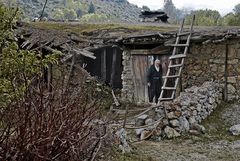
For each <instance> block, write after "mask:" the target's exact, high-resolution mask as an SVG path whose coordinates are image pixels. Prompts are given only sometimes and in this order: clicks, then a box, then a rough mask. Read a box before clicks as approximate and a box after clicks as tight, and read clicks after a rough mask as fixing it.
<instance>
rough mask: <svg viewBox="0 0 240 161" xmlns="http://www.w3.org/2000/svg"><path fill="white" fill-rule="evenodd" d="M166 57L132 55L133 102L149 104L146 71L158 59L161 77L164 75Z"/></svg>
mask: <svg viewBox="0 0 240 161" xmlns="http://www.w3.org/2000/svg"><path fill="white" fill-rule="evenodd" d="M168 57H169V56H168V55H133V57H132V68H133V69H132V71H133V82H134V102H140V103H143V102H149V98H148V96H149V93H148V86H147V71H148V69H149V68H150V66H151V65H152V64H153V62H154V60H155V59H160V60H161V64H162V69H163V76H164V75H166V72H167V68H168V64H169V59H168Z"/></svg>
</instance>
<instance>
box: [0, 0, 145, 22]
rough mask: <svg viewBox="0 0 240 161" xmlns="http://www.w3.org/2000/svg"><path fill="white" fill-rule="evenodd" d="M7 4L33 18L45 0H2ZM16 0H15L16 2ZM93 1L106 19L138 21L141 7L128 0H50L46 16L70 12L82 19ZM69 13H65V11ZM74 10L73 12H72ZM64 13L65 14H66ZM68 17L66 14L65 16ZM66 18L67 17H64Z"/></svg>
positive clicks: (26, 16) (97, 10)
mask: <svg viewBox="0 0 240 161" xmlns="http://www.w3.org/2000/svg"><path fill="white" fill-rule="evenodd" d="M0 1H3V2H4V3H5V4H7V5H9V6H12V5H13V4H15V3H17V5H18V6H19V7H20V8H21V9H22V10H23V13H24V18H25V19H28V20H31V19H33V18H35V17H39V16H40V14H41V11H42V8H43V6H44V2H45V0H12V1H9V0H0ZM14 1H15V2H14ZM91 3H93V5H94V8H95V13H96V14H98V15H101V16H103V15H104V17H105V20H114V21H128V22H131V21H138V15H139V13H140V11H141V8H138V7H137V6H136V5H133V4H131V3H129V2H128V1H127V0H48V4H47V6H46V9H45V13H44V16H45V17H48V18H49V19H56V18H55V17H56V14H57V17H63V15H64V14H65V15H66V14H68V15H69V16H71V15H73V17H74V16H75V15H76V16H75V17H76V18H74V19H77V18H78V19H81V17H82V16H83V15H86V14H87V13H88V9H89V5H90V4H91ZM67 11H68V12H69V13H65V12H67ZM71 11H73V12H71ZM65 15H64V16H65ZM65 17H66V16H65ZM62 19H63V20H65V19H66V18H62Z"/></svg>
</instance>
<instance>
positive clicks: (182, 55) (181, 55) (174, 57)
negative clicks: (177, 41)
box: [169, 54, 187, 59]
mask: <svg viewBox="0 0 240 161" xmlns="http://www.w3.org/2000/svg"><path fill="white" fill-rule="evenodd" d="M186 56H187V55H186V54H177V55H173V56H170V57H169V59H179V58H185V57H186Z"/></svg>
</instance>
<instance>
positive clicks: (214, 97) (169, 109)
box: [145, 82, 223, 138]
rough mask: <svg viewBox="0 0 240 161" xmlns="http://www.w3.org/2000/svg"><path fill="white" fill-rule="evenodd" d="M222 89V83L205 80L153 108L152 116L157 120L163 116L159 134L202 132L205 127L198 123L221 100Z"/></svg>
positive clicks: (170, 135) (172, 134)
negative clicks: (153, 113)
mask: <svg viewBox="0 0 240 161" xmlns="http://www.w3.org/2000/svg"><path fill="white" fill-rule="evenodd" d="M222 89H223V87H222V85H219V84H218V83H215V82H205V83H204V84H203V85H202V86H201V87H196V86H193V87H191V88H188V89H186V90H185V92H182V93H181V94H180V96H179V97H178V98H176V99H175V100H174V101H173V102H162V104H161V107H160V108H158V109H155V116H154V118H153V120H158V119H159V118H161V117H164V119H163V120H162V122H161V123H160V124H159V129H161V135H164V136H166V137H167V138H173V137H176V136H180V134H181V133H186V132H190V133H198V132H202V133H204V132H205V128H204V127H203V126H201V125H199V123H201V122H202V120H204V119H206V118H207V117H208V116H209V115H210V114H211V113H212V112H213V110H214V109H216V107H217V105H218V104H219V103H220V102H221V100H222V96H223V94H222V92H223V90H222ZM145 117H146V116H145ZM158 134H159V132H158Z"/></svg>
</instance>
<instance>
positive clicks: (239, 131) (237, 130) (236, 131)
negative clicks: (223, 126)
mask: <svg viewBox="0 0 240 161" xmlns="http://www.w3.org/2000/svg"><path fill="white" fill-rule="evenodd" d="M229 131H230V132H231V134H232V135H236V136H237V135H240V124H238V125H234V126H232V127H230V129H229Z"/></svg>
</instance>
